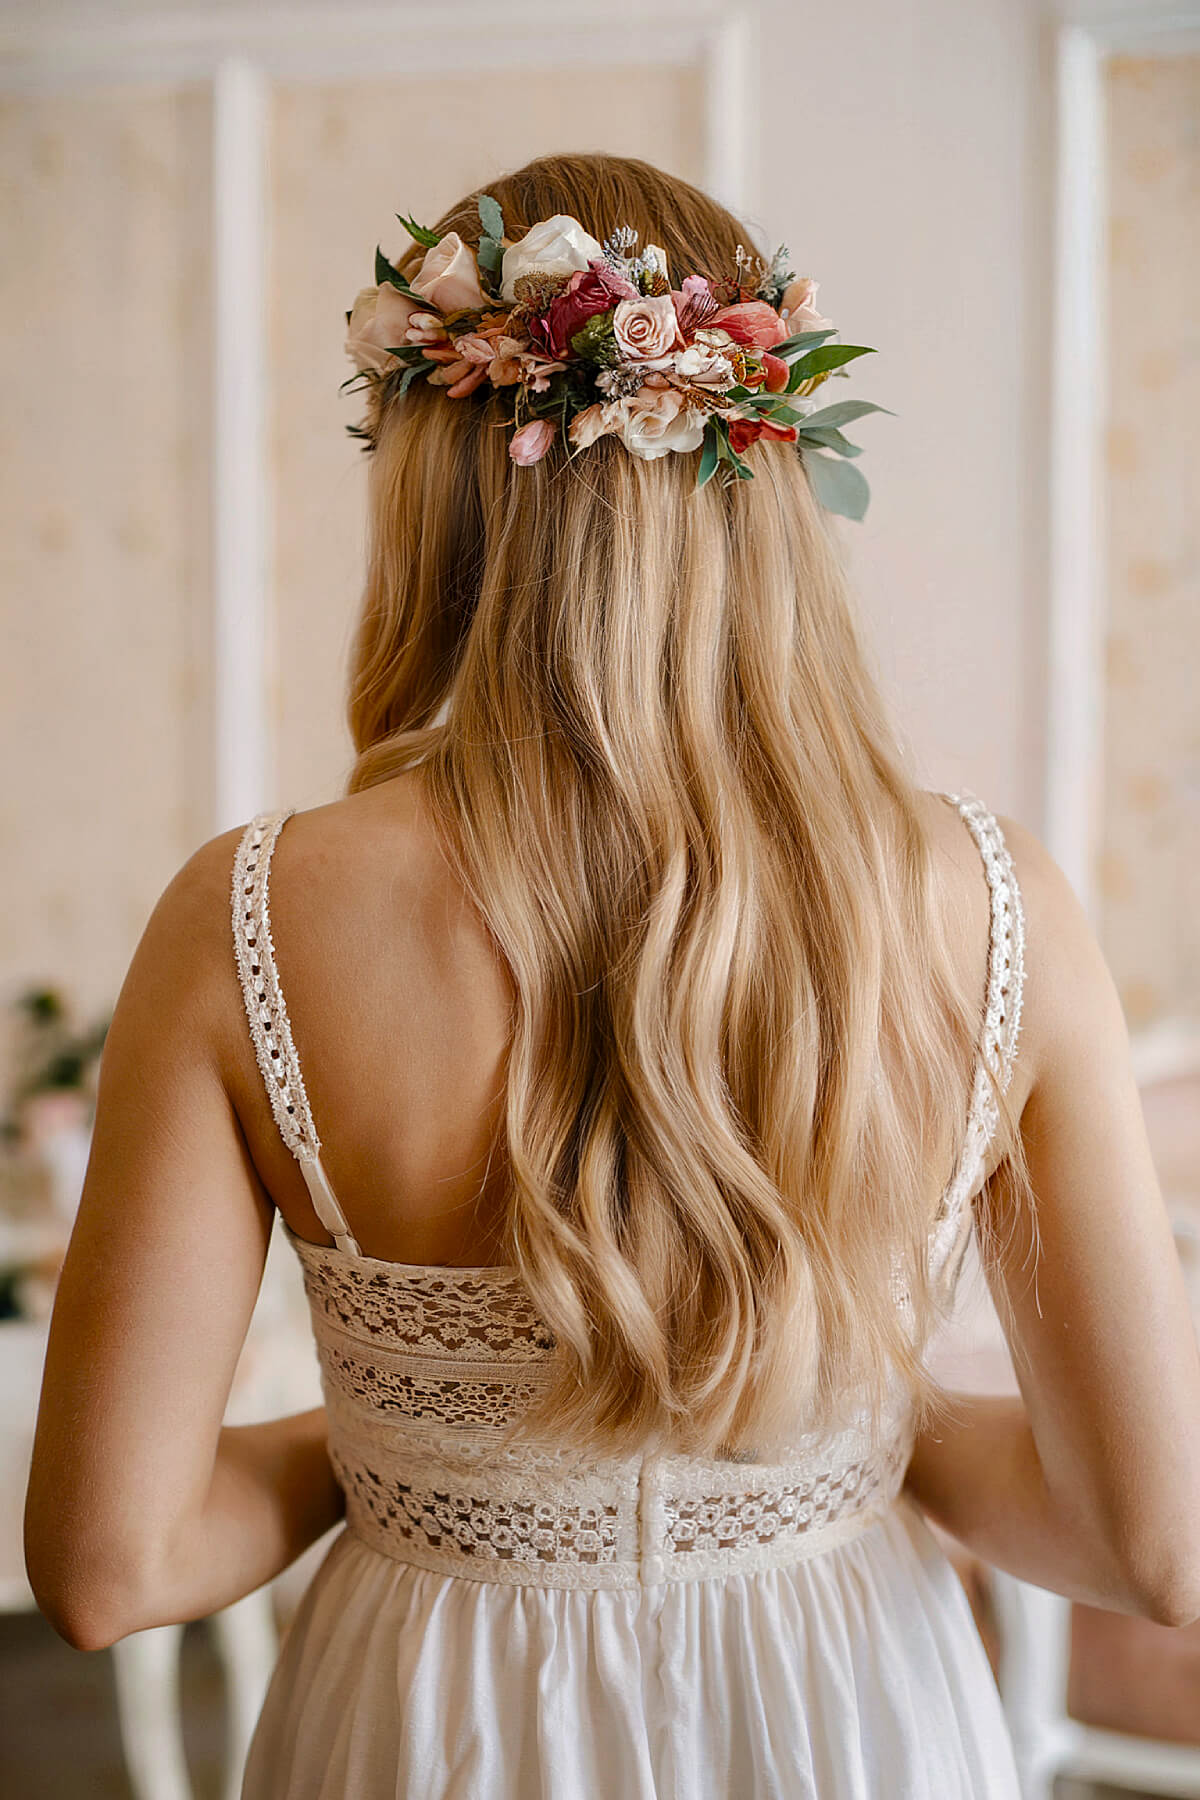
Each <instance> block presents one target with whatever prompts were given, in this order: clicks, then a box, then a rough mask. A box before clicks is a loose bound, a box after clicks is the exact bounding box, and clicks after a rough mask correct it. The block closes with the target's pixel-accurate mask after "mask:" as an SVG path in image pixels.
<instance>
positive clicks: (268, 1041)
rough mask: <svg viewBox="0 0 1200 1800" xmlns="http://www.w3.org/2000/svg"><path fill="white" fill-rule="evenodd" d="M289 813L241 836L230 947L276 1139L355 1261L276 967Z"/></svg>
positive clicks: (271, 816) (262, 819) (260, 821)
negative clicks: (277, 856)
mask: <svg viewBox="0 0 1200 1800" xmlns="http://www.w3.org/2000/svg"><path fill="white" fill-rule="evenodd" d="M293 811H294V808H288V809H287V810H286V811H282V812H273V813H260V814H259V816H258V817H257V818H256V819H252V820H251V822H250V824H249V825H248V826H247V827H246V830H245V831H244V833H243V834H242V840H241V842H240V844H239V845H238V849H237V855H236V856H235V858H234V863H233V946H234V954H235V956H236V958H237V969H238V975H239V977H240V979H241V984H242V998H243V1000H244V1001H245V1003H246V1018H247V1020H248V1021H249V1025H250V1036H251V1039H252V1040H253V1043H254V1054H255V1056H256V1057H257V1058H258V1066H259V1068H260V1070H261V1071H262V1078H263V1083H264V1085H265V1087H266V1090H267V1098H268V1099H269V1101H270V1102H271V1111H272V1112H273V1113H274V1115H275V1123H276V1124H277V1125H278V1127H279V1133H280V1136H281V1137H282V1138H283V1141H284V1143H285V1144H286V1145H287V1147H288V1149H289V1150H290V1151H291V1153H292V1155H293V1156H294V1157H295V1158H296V1161H297V1162H298V1163H299V1164H300V1172H301V1174H302V1175H303V1176H304V1180H305V1184H306V1186H307V1187H308V1191H309V1193H310V1195H311V1196H312V1202H313V1207H314V1209H315V1211H316V1214H317V1217H318V1218H319V1219H320V1221H321V1223H322V1225H324V1227H325V1229H326V1231H328V1232H329V1233H330V1234H331V1235H332V1237H333V1240H334V1242H335V1243H336V1244H337V1247H338V1249H339V1250H345V1251H348V1252H349V1254H350V1255H352V1256H358V1255H359V1254H360V1252H359V1248H358V1244H357V1243H356V1241H355V1239H354V1236H353V1234H352V1233H351V1231H350V1228H349V1226H348V1225H347V1223H346V1218H345V1214H344V1213H343V1212H342V1209H341V1207H340V1206H339V1205H338V1202H337V1199H336V1197H335V1195H334V1192H333V1189H332V1188H331V1187H330V1185H329V1179H328V1177H327V1175H326V1174H325V1170H324V1168H323V1167H322V1164H321V1140H320V1138H319V1137H318V1136H317V1128H316V1126H315V1125H314V1123H313V1116H312V1109H311V1107H310V1106H309V1104H308V1094H307V1092H306V1090H305V1086H304V1076H303V1075H302V1074H301V1072H300V1058H299V1057H298V1056H297V1054H296V1046H295V1044H294V1042H293V1041H292V1027H291V1023H290V1021H289V1019H288V1010H287V1006H286V1004H285V1002H284V998H283V989H282V988H281V987H280V985H279V971H278V969H277V968H276V966H275V946H274V944H273V942H272V940H271V913H270V906H269V902H268V881H269V877H270V869H271V856H272V853H273V852H274V849H275V845H276V843H277V841H278V838H279V833H280V832H281V831H282V830H283V827H284V825H285V824H286V822H287V821H288V819H290V818H291V816H292V812H293Z"/></svg>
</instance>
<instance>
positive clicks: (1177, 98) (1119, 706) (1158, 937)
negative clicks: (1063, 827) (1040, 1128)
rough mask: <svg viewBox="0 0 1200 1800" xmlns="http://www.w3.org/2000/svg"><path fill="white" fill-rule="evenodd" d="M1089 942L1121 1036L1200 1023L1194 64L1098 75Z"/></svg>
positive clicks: (1198, 105)
mask: <svg viewBox="0 0 1200 1800" xmlns="http://www.w3.org/2000/svg"><path fill="white" fill-rule="evenodd" d="M1108 109H1109V124H1110V133H1111V147H1110V157H1111V217H1110V246H1109V254H1110V262H1109V270H1110V276H1109V279H1110V289H1109V308H1110V344H1111V350H1110V364H1109V417H1108V436H1107V465H1108V506H1107V534H1108V542H1107V553H1108V564H1109V595H1108V600H1109V627H1108V636H1107V643H1106V652H1107V682H1106V695H1105V709H1106V718H1105V739H1106V744H1105V769H1104V806H1103V830H1102V847H1101V854H1100V868H1099V888H1100V896H1101V913H1100V931H1101V937H1102V940H1103V943H1104V947H1105V951H1106V954H1107V956H1108V960H1109V963H1110V966H1111V967H1112V969H1113V973H1114V975H1115V977H1116V979H1117V982H1118V985H1119V988H1120V991H1121V997H1122V999H1123V1001H1124V1004H1125V1010H1126V1014H1127V1016H1128V1019H1129V1023H1130V1025H1131V1027H1133V1028H1135V1029H1137V1028H1141V1027H1144V1026H1147V1025H1151V1024H1154V1023H1157V1022H1159V1021H1161V1020H1164V1019H1184V1020H1189V1019H1190V1020H1191V1021H1192V1022H1193V1023H1196V1024H1200V703H1198V701H1197V686H1198V683H1200V312H1198V311H1197V303H1196V296H1197V293H1198V292H1200V230H1198V229H1197V226H1198V222H1200V56H1167V57H1162V58H1142V57H1132V56H1120V57H1115V58H1113V59H1112V60H1111V62H1110V63H1109V65H1108Z"/></svg>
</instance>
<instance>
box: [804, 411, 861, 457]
mask: <svg viewBox="0 0 1200 1800" xmlns="http://www.w3.org/2000/svg"><path fill="white" fill-rule="evenodd" d="M797 442H798V443H801V444H821V445H823V446H824V448H825V449H827V450H836V451H837V453H838V455H839V456H861V455H862V445H861V444H852V443H851V442H850V439H849V438H848V437H843V436H842V434H841V432H840V431H839V430H838V428H837V426H836V425H810V424H809V423H808V421H807V420H805V421H804V423H803V424H802V425H801V427H800V430H799V433H798V434H797Z"/></svg>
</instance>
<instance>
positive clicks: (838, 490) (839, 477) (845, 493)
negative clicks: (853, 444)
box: [804, 450, 871, 519]
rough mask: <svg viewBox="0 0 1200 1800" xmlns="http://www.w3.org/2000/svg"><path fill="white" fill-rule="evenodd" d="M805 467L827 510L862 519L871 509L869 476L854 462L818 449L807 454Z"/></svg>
mask: <svg viewBox="0 0 1200 1800" xmlns="http://www.w3.org/2000/svg"><path fill="white" fill-rule="evenodd" d="M804 467H805V469H806V470H807V471H808V479H809V481H810V482H811V483H812V490H813V493H814V494H815V495H816V496H817V499H818V500H819V501H820V503H821V505H822V506H823V507H824V508H825V510H826V512H831V513H838V514H840V515H841V517H842V518H844V519H861V518H862V517H863V515H864V514H865V512H866V510H867V502H868V501H869V500H870V498H871V490H870V488H869V487H868V486H867V482H866V477H865V476H864V475H863V473H862V471H861V470H860V469H856V468H855V467H854V464H853V463H848V462H838V461H835V460H834V458H833V457H832V456H825V455H823V454H822V452H821V451H819V450H814V451H812V452H811V453H810V454H806V455H805V457H804Z"/></svg>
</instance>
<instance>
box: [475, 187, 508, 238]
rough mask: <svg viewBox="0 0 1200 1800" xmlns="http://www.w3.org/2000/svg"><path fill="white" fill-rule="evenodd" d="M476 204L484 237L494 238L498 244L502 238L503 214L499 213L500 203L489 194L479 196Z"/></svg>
mask: <svg viewBox="0 0 1200 1800" xmlns="http://www.w3.org/2000/svg"><path fill="white" fill-rule="evenodd" d="M477 204H478V207H479V223H480V224H481V225H482V226H483V235H484V237H490V238H495V239H496V241H497V243H498V242H499V241H500V239H501V238H502V237H503V236H504V214H503V213H502V212H501V211H500V202H499V201H498V200H494V199H493V198H492V196H491V195H490V194H480V196H479V200H478V202H477Z"/></svg>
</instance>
